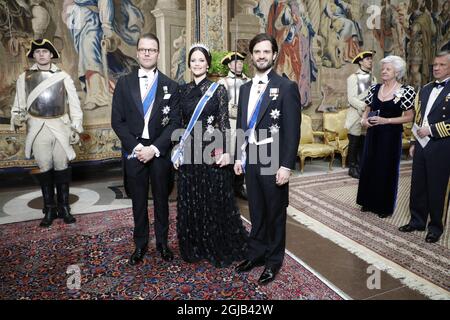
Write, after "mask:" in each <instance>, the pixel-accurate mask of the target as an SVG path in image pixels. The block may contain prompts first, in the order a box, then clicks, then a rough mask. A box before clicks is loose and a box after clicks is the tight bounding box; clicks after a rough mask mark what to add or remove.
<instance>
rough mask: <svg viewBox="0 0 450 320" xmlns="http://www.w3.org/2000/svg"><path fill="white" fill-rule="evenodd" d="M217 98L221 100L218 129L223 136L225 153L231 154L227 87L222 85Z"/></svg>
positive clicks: (218, 89)
mask: <svg viewBox="0 0 450 320" xmlns="http://www.w3.org/2000/svg"><path fill="white" fill-rule="evenodd" d="M216 93H217V98H218V100H219V112H218V117H217V126H218V129H219V130H220V131H221V132H222V134H223V142H224V144H223V148H224V151H223V152H224V153H227V152H229V150H230V145H229V142H230V137H229V135H230V119H229V114H228V94H227V90H226V89H225V87H224V86H223V85H220V86H219V87H218V88H217V91H216Z"/></svg>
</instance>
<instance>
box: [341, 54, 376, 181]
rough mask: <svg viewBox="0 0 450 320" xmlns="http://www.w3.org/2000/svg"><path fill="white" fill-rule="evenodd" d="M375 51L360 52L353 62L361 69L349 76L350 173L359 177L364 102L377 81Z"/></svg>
mask: <svg viewBox="0 0 450 320" xmlns="http://www.w3.org/2000/svg"><path fill="white" fill-rule="evenodd" d="M374 54H375V51H363V52H360V53H359V54H358V55H357V56H356V57H355V58H354V59H353V63H355V64H359V70H358V71H356V72H355V73H353V74H351V75H350V76H349V77H348V78H347V99H348V106H349V108H348V111H347V118H346V120H345V128H347V130H348V140H349V144H348V166H349V170H348V174H349V176H351V177H353V178H356V179H359V172H360V165H359V162H360V158H361V154H362V149H363V147H364V137H365V134H366V133H365V130H364V129H363V128H362V126H361V117H362V115H363V113H364V110H365V108H366V103H365V102H364V100H365V98H366V97H367V93H368V90H369V87H370V86H371V85H372V84H373V83H376V79H375V77H373V76H372V58H373V55H374Z"/></svg>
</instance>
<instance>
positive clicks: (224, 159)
mask: <svg viewBox="0 0 450 320" xmlns="http://www.w3.org/2000/svg"><path fill="white" fill-rule="evenodd" d="M230 159H231V158H230V154H229V153H222V154H218V155H216V156H215V160H216V164H217V165H219V167H220V168H222V167H224V166H227V165H229V164H230V162H231V161H230Z"/></svg>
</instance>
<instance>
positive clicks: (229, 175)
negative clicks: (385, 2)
mask: <svg viewBox="0 0 450 320" xmlns="http://www.w3.org/2000/svg"><path fill="white" fill-rule="evenodd" d="M210 65H211V54H210V52H209V49H208V48H207V47H206V46H205V45H202V44H196V45H193V46H192V47H191V49H190V50H189V55H188V66H189V68H190V69H191V72H192V75H193V78H194V80H193V81H192V82H190V83H188V84H186V85H184V86H182V87H181V89H180V90H181V98H180V109H181V117H182V124H183V128H187V127H188V126H189V123H194V122H193V120H191V119H196V122H195V124H196V128H195V129H193V130H192V131H191V133H190V136H189V138H188V139H186V141H188V140H189V142H186V143H185V146H184V148H182V154H183V155H182V156H178V157H177V156H176V155H177V152H175V153H174V155H175V156H174V157H172V161H173V162H174V166H175V168H177V169H178V199H177V201H178V202H177V210H178V212H177V235H178V241H179V246H180V254H181V257H182V258H183V259H184V260H185V261H187V262H197V261H200V260H203V259H206V260H208V261H209V262H210V263H212V264H213V265H214V266H217V267H225V266H228V265H230V264H231V263H232V262H234V261H239V260H242V259H244V258H245V253H246V249H247V236H248V235H247V232H246V230H245V229H244V227H243V224H242V220H241V217H240V213H239V210H238V208H237V206H236V202H235V198H234V192H233V186H232V184H233V175H234V173H233V171H232V168H231V166H229V164H230V155H229V153H228V152H227V148H226V145H225V144H226V143H225V141H226V139H225V137H226V133H227V132H228V131H229V129H230V122H229V118H228V95H227V91H226V89H225V87H224V86H222V85H218V84H216V83H214V82H212V81H210V80H208V79H207V78H206V75H207V71H208V68H209V66H210ZM214 88H215V90H213V89H214ZM201 101H206V103H203V104H202V102H201ZM197 106H203V109H202V111H201V112H200V113H199V116H198V118H192V115H193V114H198V113H196V112H195V110H197V111H198V110H199V108H197ZM197 130H198V131H197ZM197 132H200V133H201V135H199V136H198V135H197ZM213 136H214V137H215V138H218V141H215V139H212V137H213ZM210 139H212V140H211V141H213V144H214V145H215V148H213V149H210V145H211V141H209V140H210ZM220 140H221V141H220ZM218 142H219V143H218ZM178 149H180V147H179V148H178ZM178 149H177V151H178Z"/></svg>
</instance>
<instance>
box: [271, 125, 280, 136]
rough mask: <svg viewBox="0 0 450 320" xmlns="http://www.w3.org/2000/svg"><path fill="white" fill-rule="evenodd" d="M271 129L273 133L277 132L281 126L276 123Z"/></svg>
mask: <svg viewBox="0 0 450 320" xmlns="http://www.w3.org/2000/svg"><path fill="white" fill-rule="evenodd" d="M269 131H270V133H271V134H276V133H278V132H279V131H280V126H279V125H278V124H276V123H275V124H273V125H271V126H270V127H269Z"/></svg>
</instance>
